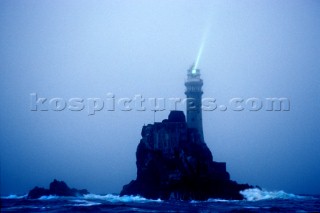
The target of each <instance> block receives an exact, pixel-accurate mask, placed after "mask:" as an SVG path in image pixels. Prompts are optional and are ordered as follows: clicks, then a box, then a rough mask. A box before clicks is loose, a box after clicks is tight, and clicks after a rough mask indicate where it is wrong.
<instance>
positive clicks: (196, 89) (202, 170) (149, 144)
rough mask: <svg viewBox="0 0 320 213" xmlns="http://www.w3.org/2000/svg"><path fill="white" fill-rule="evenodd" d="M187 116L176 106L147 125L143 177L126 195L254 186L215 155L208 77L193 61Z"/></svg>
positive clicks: (220, 193)
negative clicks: (209, 135) (209, 132)
mask: <svg viewBox="0 0 320 213" xmlns="http://www.w3.org/2000/svg"><path fill="white" fill-rule="evenodd" d="M185 85H186V92H185V94H186V95H187V119H186V118H185V115H184V113H183V112H182V111H171V112H170V114H169V117H168V119H165V120H163V121H162V122H155V123H154V124H148V125H146V126H143V128H142V131H141V136H142V139H141V140H140V143H139V144H138V147H137V151H136V165H137V178H136V180H132V181H131V182H130V183H129V184H127V185H125V186H123V189H122V191H121V193H120V195H140V196H143V197H146V198H151V199H158V198H160V199H163V200H168V199H179V200H207V199H208V198H223V199H235V200H241V199H243V196H242V195H241V194H240V191H241V190H245V189H248V188H252V186H250V185H248V184H238V183H237V182H235V181H232V180H230V175H229V173H228V172H227V171H226V163H224V162H216V161H213V157H212V153H211V151H210V150H209V148H208V147H207V145H206V143H205V142H204V137H203V130H202V112H201V111H202V109H201V96H202V93H203V92H202V89H201V87H202V85H203V82H202V79H200V71H199V70H198V69H196V68H195V67H194V66H192V67H191V68H190V69H189V70H188V78H187V80H186V82H185Z"/></svg>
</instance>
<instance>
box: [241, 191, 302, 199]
mask: <svg viewBox="0 0 320 213" xmlns="http://www.w3.org/2000/svg"><path fill="white" fill-rule="evenodd" d="M240 194H242V195H243V196H244V198H245V199H246V200H247V201H258V200H272V199H303V198H305V197H304V196H299V195H295V194H290V193H286V192H284V191H282V190H281V191H266V190H261V189H258V188H253V189H246V190H243V191H240Z"/></svg>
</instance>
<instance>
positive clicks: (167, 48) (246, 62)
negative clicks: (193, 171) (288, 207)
mask: <svg viewBox="0 0 320 213" xmlns="http://www.w3.org/2000/svg"><path fill="white" fill-rule="evenodd" d="M319 23H320V2H319V1H311V0H309V1H308V0H306V1H302V0H301V1H269V0H268V1H210V0H200V1H191V0H189V1H188V0H184V1H182V0H177V1H176V0H175V1H161V0H158V1H147V0H144V1H139V0H138V1H78V0H77V1H62V0H61V1H34V0H30V1H22V0H21V1H17V0H2V1H1V2H0V32H1V33H0V44H1V48H0V62H1V63H0V76H1V78H0V79H1V84H0V88H1V112H0V113H1V117H0V119H1V122H0V123H1V124H0V125H1V127H0V148H1V151H0V154H1V194H2V195H7V194H25V193H27V192H28V190H29V189H31V188H33V187H34V186H36V185H38V186H43V187H47V186H48V184H49V183H50V182H51V181H52V180H53V179H54V178H56V179H59V180H64V181H65V182H67V183H68V184H69V185H70V186H71V187H76V188H87V189H88V190H89V191H90V192H92V193H119V192H120V190H121V189H122V186H123V185H124V184H127V183H128V182H129V181H131V180H132V179H135V178H136V166H135V151H136V147H137V145H138V143H139V141H140V139H141V135H140V133H141V128H142V126H143V125H144V124H148V123H153V122H154V119H155V121H158V122H159V121H161V120H162V119H164V118H166V117H167V115H168V114H169V112H170V109H171V108H170V107H166V110H164V111H159V112H156V113H155V115H154V112H153V111H151V110H150V108H148V107H147V110H145V111H139V110H136V109H133V110H131V111H123V110H122V108H119V106H116V107H115V110H114V111H112V110H107V104H110V103H108V102H107V100H108V98H110V97H111V96H110V93H112V94H113V95H114V99H115V100H116V101H117V100H119V99H121V98H134V97H135V96H136V95H142V97H143V98H146V99H147V98H160V97H162V98H172V97H174V98H176V97H179V98H184V96H185V95H184V89H185V88H184V81H185V78H186V74H187V70H188V69H189V67H190V66H191V65H192V64H193V63H195V61H196V59H197V57H198V55H199V54H200V57H199V61H198V63H197V67H198V68H200V70H201V78H202V79H203V81H204V87H203V91H204V94H203V97H207V98H214V99H215V100H216V104H217V105H218V106H219V105H220V104H224V105H228V101H229V100H230V99H232V98H242V99H244V100H247V99H249V98H257V99H259V100H263V101H264V100H265V99H266V98H287V99H288V100H290V110H288V111H284V110H281V111H275V110H273V111H267V110H265V108H262V109H261V110H259V111H250V110H248V109H245V110H243V111H234V110H229V108H228V109H227V110H226V111H221V110H219V108H217V109H216V110H214V111H205V112H203V125H204V138H205V142H206V143H207V145H208V147H209V148H210V150H211V151H212V153H213V158H214V160H216V161H223V162H227V170H228V172H229V173H230V175H231V178H232V179H233V180H236V181H237V182H239V183H250V184H252V185H259V186H261V187H262V188H265V189H268V190H285V191H286V192H290V193H299V194H301V193H311V194H313V193H319V192H320V184H319V178H320V167H319V162H320V155H319V153H320V132H319V127H320V125H319V124H320V113H319V106H320V96H319V94H320V72H319V70H320V60H319V58H320V25H319ZM202 44H203V45H202ZM201 46H202V48H201ZM199 49H201V52H199ZM32 94H36V95H37V98H47V102H46V104H47V106H42V105H41V106H40V105H39V104H38V105H37V107H38V108H37V110H35V109H34V108H32V107H34V102H32V100H33V99H32V98H33V96H32ZM53 98H60V99H59V100H65V101H66V102H67V104H68V101H69V100H70V99H72V98H80V99H84V102H83V103H84V109H83V110H75V111H72V110H70V109H69V108H68V106H67V107H66V108H65V109H64V110H60V111H55V110H53V109H54V107H53V109H52V104H51V105H49V100H51V99H53ZM90 98H100V99H101V100H104V101H105V105H104V107H105V108H103V109H102V110H100V111H95V112H94V114H91V115H89V114H90V113H88V107H89V104H90V100H92V99H90ZM88 99H89V101H88ZM91 104H92V102H91ZM41 107H48V110H47V111H44V110H40V109H42V108H41ZM50 107H51V108H50ZM32 109H33V110H32ZM179 109H181V110H184V107H183V106H182V105H179Z"/></svg>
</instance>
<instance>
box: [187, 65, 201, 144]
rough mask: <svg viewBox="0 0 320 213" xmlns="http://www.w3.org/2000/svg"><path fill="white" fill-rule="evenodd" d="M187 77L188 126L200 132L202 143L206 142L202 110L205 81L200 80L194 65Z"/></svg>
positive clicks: (198, 72) (198, 71)
mask: <svg viewBox="0 0 320 213" xmlns="http://www.w3.org/2000/svg"><path fill="white" fill-rule="evenodd" d="M187 76H188V77H187V80H186V82H185V86H186V91H185V94H186V96H187V102H186V104H187V124H188V127H189V128H194V129H197V130H198V133H199V134H200V138H201V141H202V142H204V139H203V130H202V109H201V100H202V98H201V97H202V94H203V92H202V85H203V81H202V79H201V78H200V70H199V69H197V68H196V67H195V66H194V65H192V66H191V67H190V69H189V70H188V75H187Z"/></svg>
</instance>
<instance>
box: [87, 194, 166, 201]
mask: <svg viewBox="0 0 320 213" xmlns="http://www.w3.org/2000/svg"><path fill="white" fill-rule="evenodd" d="M83 197H84V198H85V199H87V200H104V201H109V202H125V203H127V202H142V203H145V202H162V200H160V199H158V200H152V199H147V198H144V197H141V196H133V195H124V196H119V195H113V194H107V195H97V194H86V195H83Z"/></svg>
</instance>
